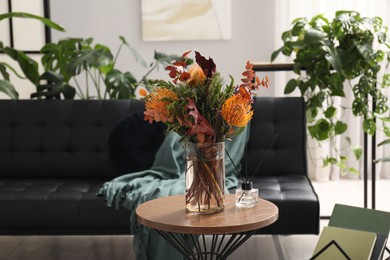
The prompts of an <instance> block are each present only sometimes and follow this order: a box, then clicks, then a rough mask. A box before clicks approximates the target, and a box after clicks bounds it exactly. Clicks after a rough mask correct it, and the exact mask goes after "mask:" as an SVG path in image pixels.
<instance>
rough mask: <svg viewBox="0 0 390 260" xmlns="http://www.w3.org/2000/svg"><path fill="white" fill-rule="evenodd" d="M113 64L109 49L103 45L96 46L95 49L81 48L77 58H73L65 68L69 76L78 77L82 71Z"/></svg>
mask: <svg viewBox="0 0 390 260" xmlns="http://www.w3.org/2000/svg"><path fill="white" fill-rule="evenodd" d="M112 62H113V56H112V54H111V52H110V51H109V49H108V48H107V47H105V46H103V45H96V47H95V49H90V48H88V47H85V48H82V50H81V51H80V52H79V53H78V55H77V57H75V58H73V59H72V60H71V61H70V62H69V64H68V67H67V72H68V73H70V74H71V75H78V74H80V73H81V72H82V71H83V70H89V69H90V68H96V69H100V68H102V67H105V66H107V65H110V64H111V63H112Z"/></svg>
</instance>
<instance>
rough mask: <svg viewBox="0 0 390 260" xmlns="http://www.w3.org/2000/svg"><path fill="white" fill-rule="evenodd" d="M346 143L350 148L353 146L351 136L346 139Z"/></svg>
mask: <svg viewBox="0 0 390 260" xmlns="http://www.w3.org/2000/svg"><path fill="white" fill-rule="evenodd" d="M345 141H346V142H347V143H348V145H349V146H351V143H352V141H351V137H349V136H347V137H345Z"/></svg>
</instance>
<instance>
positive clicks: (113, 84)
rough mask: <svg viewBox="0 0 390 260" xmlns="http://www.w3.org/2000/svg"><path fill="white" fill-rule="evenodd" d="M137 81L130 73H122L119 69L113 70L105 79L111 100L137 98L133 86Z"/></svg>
mask: <svg viewBox="0 0 390 260" xmlns="http://www.w3.org/2000/svg"><path fill="white" fill-rule="evenodd" d="M136 82H137V81H136V79H135V78H134V76H133V75H132V74H131V73H130V72H126V73H122V72H121V71H119V70H117V69H113V70H111V71H110V72H109V73H108V74H107V76H106V79H105V83H106V87H107V91H108V93H109V94H110V97H111V98H115V99H128V98H132V97H134V96H135V93H134V91H135V89H134V87H133V84H135V83H136Z"/></svg>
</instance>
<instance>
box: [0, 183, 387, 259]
mask: <svg viewBox="0 0 390 260" xmlns="http://www.w3.org/2000/svg"><path fill="white" fill-rule="evenodd" d="M354 182H355V183H354ZM387 185H388V186H387ZM313 186H314V188H315V189H316V191H317V193H318V195H319V197H320V201H321V202H320V205H321V215H327V214H328V215H330V214H331V211H332V209H333V205H334V203H335V202H337V203H345V204H351V205H357V206H360V205H362V203H363V202H362V201H363V196H362V194H360V193H362V188H360V187H361V182H358V181H349V180H348V181H346V180H342V181H337V182H323V183H322V182H314V183H313ZM389 194H390V180H387V181H385V182H379V183H378V191H377V204H378V208H379V209H381V210H386V211H390V208H389V209H388V207H390V203H388V199H387V198H388V197H389ZM327 222H328V221H327V220H322V221H321V226H322V227H323V226H325V225H327ZM321 230H322V228H321ZM275 239H279V241H280V248H279V247H278V243H275ZM132 240H133V237H132V236H0V260H95V259H97V260H99V259H101V260H106V259H107V260H132V259H135V258H134V254H133V248H132ZM317 240H318V236H315V235H301V236H295V235H294V236H277V237H276V236H274V237H273V236H266V235H261V236H253V237H252V238H250V239H249V240H248V241H247V242H245V243H244V244H243V245H242V246H241V247H240V248H239V249H238V250H237V251H236V252H234V253H233V255H232V256H231V257H230V259H233V260H235V259H238V260H253V259H266V260H273V259H275V260H278V259H279V260H302V259H308V258H309V257H310V256H311V255H312V253H313V250H314V247H315V245H316V243H317ZM388 247H390V243H388ZM386 257H388V255H386ZM162 260H165V259H162Z"/></svg>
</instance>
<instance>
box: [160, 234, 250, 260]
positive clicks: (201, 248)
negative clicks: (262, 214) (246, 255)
mask: <svg viewBox="0 0 390 260" xmlns="http://www.w3.org/2000/svg"><path fill="white" fill-rule="evenodd" d="M156 231H157V232H158V233H159V234H160V235H161V236H162V237H164V238H165V239H166V240H167V241H168V242H169V243H170V244H171V245H172V246H173V247H175V248H176V249H177V250H178V251H179V252H180V253H181V254H182V255H184V256H185V257H186V258H187V259H191V260H192V259H193V260H196V259H198V260H212V259H216V260H220V259H221V260H222V259H227V257H228V256H229V255H231V254H232V253H233V252H234V251H235V250H236V249H237V248H239V247H240V246H241V245H242V244H243V243H244V242H245V241H247V240H248V239H249V238H250V237H251V236H252V235H253V234H255V233H256V230H252V231H247V232H242V233H235V234H231V235H224V234H223V235H211V236H212V237H211V243H207V242H206V235H191V234H178V233H172V232H165V231H161V230H156Z"/></svg>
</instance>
